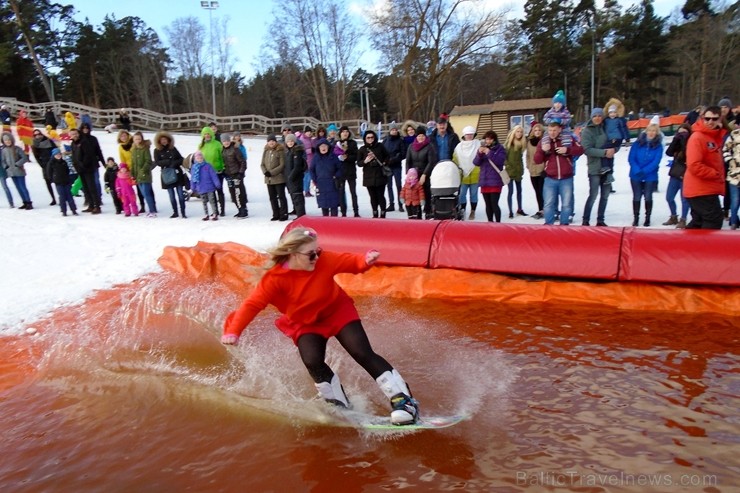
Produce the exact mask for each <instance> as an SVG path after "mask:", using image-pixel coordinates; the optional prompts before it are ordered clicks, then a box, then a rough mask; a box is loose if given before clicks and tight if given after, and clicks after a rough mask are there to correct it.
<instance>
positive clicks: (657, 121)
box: [650, 115, 660, 126]
mask: <svg viewBox="0 0 740 493" xmlns="http://www.w3.org/2000/svg"><path fill="white" fill-rule="evenodd" d="M650 125H657V126H660V117H659V116H658V115H653V117H652V118H651V119H650Z"/></svg>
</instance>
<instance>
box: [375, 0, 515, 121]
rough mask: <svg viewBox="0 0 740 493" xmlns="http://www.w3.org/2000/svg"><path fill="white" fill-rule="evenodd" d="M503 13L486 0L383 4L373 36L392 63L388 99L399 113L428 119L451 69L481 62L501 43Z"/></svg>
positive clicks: (416, 0)
mask: <svg viewBox="0 0 740 493" xmlns="http://www.w3.org/2000/svg"><path fill="white" fill-rule="evenodd" d="M506 14H507V11H505V10H500V11H493V10H491V9H490V8H489V7H488V6H487V5H486V1H485V0H386V1H385V2H384V4H383V5H382V7H381V8H379V9H376V11H375V12H374V13H373V14H372V21H373V28H374V38H375V40H376V45H377V46H378V47H379V49H380V51H381V52H382V53H383V58H384V59H386V60H389V61H390V64H391V67H389V69H390V74H389V75H390V77H389V81H390V86H389V87H388V90H389V93H390V96H391V97H393V98H395V99H397V100H398V102H399V106H400V108H399V109H400V112H401V114H403V115H405V116H406V117H415V118H421V119H423V118H426V117H428V116H430V113H436V112H437V111H439V110H441V109H446V108H438V107H436V104H438V103H436V101H439V100H440V98H439V96H440V94H439V92H440V91H441V90H443V88H444V87H445V86H449V85H450V79H451V78H452V77H454V71H453V68H454V67H455V66H456V65H458V64H461V63H468V64H473V65H475V64H482V63H485V62H482V60H481V59H482V58H483V57H487V60H490V55H491V54H493V53H494V51H495V50H496V49H497V48H498V47H499V46H500V45H501V43H502V41H503V36H502V34H503V29H504V27H505V21H506V19H505V17H506Z"/></svg>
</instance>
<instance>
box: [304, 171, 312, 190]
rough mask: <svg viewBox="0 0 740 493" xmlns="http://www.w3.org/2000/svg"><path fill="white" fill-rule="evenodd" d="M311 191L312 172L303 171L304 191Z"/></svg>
mask: <svg viewBox="0 0 740 493" xmlns="http://www.w3.org/2000/svg"><path fill="white" fill-rule="evenodd" d="M310 191H311V173H310V172H309V171H306V172H305V173H303V193H308V192H310Z"/></svg>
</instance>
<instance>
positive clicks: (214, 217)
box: [190, 151, 221, 221]
mask: <svg viewBox="0 0 740 493" xmlns="http://www.w3.org/2000/svg"><path fill="white" fill-rule="evenodd" d="M190 182H191V186H192V188H193V191H194V192H197V193H198V194H199V195H200V199H201V200H202V201H203V211H204V212H205V214H206V215H205V217H204V218H203V220H204V221H208V220H209V219H210V220H211V221H218V206H217V205H216V191H217V190H221V180H219V179H218V174H217V173H216V170H215V169H213V166H211V165H210V164H208V163H207V162H205V160H204V159H203V153H202V152H200V151H195V153H194V154H193V164H192V166H191V167H190ZM209 203H210V204H211V210H212V211H213V213H212V214H211V215H210V216H209V215H208V204H209Z"/></svg>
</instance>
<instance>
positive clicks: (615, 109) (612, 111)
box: [609, 104, 617, 113]
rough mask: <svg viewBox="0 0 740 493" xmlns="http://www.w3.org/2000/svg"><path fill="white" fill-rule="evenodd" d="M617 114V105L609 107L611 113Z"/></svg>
mask: <svg viewBox="0 0 740 493" xmlns="http://www.w3.org/2000/svg"><path fill="white" fill-rule="evenodd" d="M616 112H617V105H616V104H613V105H611V106H609V113H616Z"/></svg>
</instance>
